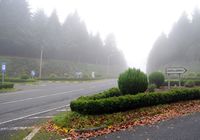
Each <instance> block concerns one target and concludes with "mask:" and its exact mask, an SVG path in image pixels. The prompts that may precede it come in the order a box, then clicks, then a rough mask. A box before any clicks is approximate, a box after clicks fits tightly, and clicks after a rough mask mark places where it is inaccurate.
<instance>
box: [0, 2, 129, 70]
mask: <svg viewBox="0 0 200 140" xmlns="http://www.w3.org/2000/svg"><path fill="white" fill-rule="evenodd" d="M42 48H43V50H44V58H45V59H60V60H69V61H75V62H80V63H91V64H101V65H107V63H108V59H110V62H109V64H110V65H121V66H122V67H125V66H126V61H125V58H124V55H123V53H122V52H121V51H120V50H118V48H117V46H116V40H115V37H114V35H113V34H109V35H108V36H107V37H106V39H105V40H102V39H101V37H100V34H99V33H96V34H93V33H89V32H88V30H87V27H86V24H85V22H84V21H83V20H81V18H80V16H79V15H78V13H77V12H74V13H71V14H69V15H68V16H67V18H66V19H65V21H64V23H62V24H61V23H60V22H59V18H58V15H57V12H56V10H54V11H53V12H52V14H51V15H50V16H49V17H48V16H47V15H46V14H45V12H44V11H43V10H42V9H39V10H37V11H35V12H34V13H31V10H30V8H29V4H28V2H27V1H26V0H0V55H3V56H20V57H31V58H39V57H40V51H41V49H42Z"/></svg>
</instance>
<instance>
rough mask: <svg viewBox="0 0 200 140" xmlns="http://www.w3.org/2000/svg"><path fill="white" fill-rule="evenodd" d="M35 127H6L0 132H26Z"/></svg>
mask: <svg viewBox="0 0 200 140" xmlns="http://www.w3.org/2000/svg"><path fill="white" fill-rule="evenodd" d="M33 128H34V127H4V128H0V131H12V130H15V131H16V130H26V129H33Z"/></svg>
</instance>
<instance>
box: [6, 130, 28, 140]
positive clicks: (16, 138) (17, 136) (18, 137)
mask: <svg viewBox="0 0 200 140" xmlns="http://www.w3.org/2000/svg"><path fill="white" fill-rule="evenodd" d="M30 132H31V129H26V130H18V131H16V132H14V133H12V135H10V136H9V138H8V139H9V140H23V139H24V138H25V137H26V136H27V135H28V134H29V133H30ZM5 139H7V138H5Z"/></svg>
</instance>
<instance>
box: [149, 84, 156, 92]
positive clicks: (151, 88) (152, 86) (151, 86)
mask: <svg viewBox="0 0 200 140" xmlns="http://www.w3.org/2000/svg"><path fill="white" fill-rule="evenodd" d="M155 89H156V85H155V84H150V85H148V92H154V91H155Z"/></svg>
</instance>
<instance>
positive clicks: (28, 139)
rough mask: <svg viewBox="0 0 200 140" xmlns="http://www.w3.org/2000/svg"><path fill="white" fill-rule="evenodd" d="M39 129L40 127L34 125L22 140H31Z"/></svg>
mask: <svg viewBox="0 0 200 140" xmlns="http://www.w3.org/2000/svg"><path fill="white" fill-rule="evenodd" d="M40 129H41V127H36V128H35V129H33V131H32V132H31V133H30V134H29V135H28V136H26V137H25V138H24V139H23V140H31V139H32V138H33V137H34V136H35V134H37V133H38V132H39V130H40Z"/></svg>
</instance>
